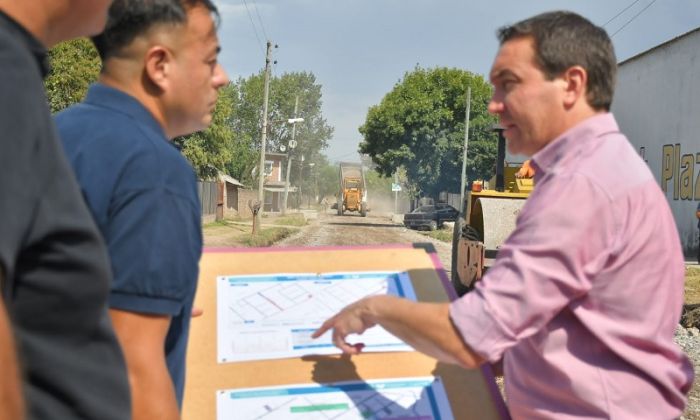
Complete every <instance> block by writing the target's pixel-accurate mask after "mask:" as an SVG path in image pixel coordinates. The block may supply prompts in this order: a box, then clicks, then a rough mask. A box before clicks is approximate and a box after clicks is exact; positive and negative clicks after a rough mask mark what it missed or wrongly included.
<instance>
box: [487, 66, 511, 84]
mask: <svg viewBox="0 0 700 420" xmlns="http://www.w3.org/2000/svg"><path fill="white" fill-rule="evenodd" d="M504 77H514V78H518V77H517V76H516V75H515V73H513V72H512V71H511V70H509V69H500V70H498V71H496V72H495V73H491V75H490V76H489V79H491V80H492V81H493V80H499V79H503V78H504Z"/></svg>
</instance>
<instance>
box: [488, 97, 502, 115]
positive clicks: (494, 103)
mask: <svg viewBox="0 0 700 420" xmlns="http://www.w3.org/2000/svg"><path fill="white" fill-rule="evenodd" d="M487 109H488V111H489V112H490V113H491V114H500V113H501V112H503V102H502V101H500V100H498V99H497V98H496V96H495V95H494V96H492V97H491V100H490V101H489V105H488V107H487Z"/></svg>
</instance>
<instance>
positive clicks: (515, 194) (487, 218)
mask: <svg viewBox="0 0 700 420" xmlns="http://www.w3.org/2000/svg"><path fill="white" fill-rule="evenodd" d="M494 130H495V131H497V132H498V154H497V157H496V174H495V175H494V176H493V177H492V178H491V180H489V182H488V187H487V186H486V185H484V184H483V183H480V182H476V181H475V182H473V183H472V188H471V191H467V192H466V194H465V198H464V203H463V204H462V212H461V215H460V217H458V218H457V220H456V221H455V225H454V231H453V234H452V285H453V286H454V288H455V290H456V291H457V294H458V295H460V296H461V295H463V294H464V293H467V292H468V291H470V290H471V289H472V288H473V287H474V284H475V282H477V281H478V280H480V279H481V277H482V276H483V274H484V272H485V271H486V270H487V269H488V268H489V267H490V266H491V265H492V263H493V261H494V260H495V258H496V254H497V253H498V249H499V248H500V246H501V244H502V243H503V242H504V241H505V240H506V238H507V237H508V236H509V235H510V233H511V232H512V231H513V229H515V220H516V218H517V216H518V214H519V213H520V210H521V209H522V207H523V205H524V204H525V200H526V199H527V197H528V196H529V195H530V192H531V191H532V189H533V187H534V179H533V178H532V173H528V171H521V173H524V174H525V176H524V177H516V173H518V171H520V170H521V169H523V165H522V164H516V165H513V164H508V163H507V162H506V159H505V156H506V153H505V138H504V137H503V130H502V129H501V128H500V127H496V128H494Z"/></svg>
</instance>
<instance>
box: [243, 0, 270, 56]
mask: <svg viewBox="0 0 700 420" xmlns="http://www.w3.org/2000/svg"><path fill="white" fill-rule="evenodd" d="M243 4H244V5H245V11H246V13H248V19H250V24H251V25H252V26H253V32H255V39H257V40H258V45H259V46H260V51H261V52H263V53H264V51H265V50H264V49H263V44H262V42H261V41H260V36H258V30H257V29H256V28H255V22H253V16H252V15H251V14H250V10H249V9H248V3H247V2H246V1H245V0H243Z"/></svg>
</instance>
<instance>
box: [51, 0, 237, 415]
mask: <svg viewBox="0 0 700 420" xmlns="http://www.w3.org/2000/svg"><path fill="white" fill-rule="evenodd" d="M216 13H217V11H216V7H215V6H214V4H213V3H212V2H211V1H210V0H159V1H153V0H150V1H144V0H116V1H115V2H114V3H113V4H112V6H111V8H110V11H109V18H108V21H107V27H106V29H105V32H104V33H103V34H102V35H100V36H98V37H96V38H95V39H94V42H95V45H96V47H97V49H98V52H99V53H100V57H101V58H102V62H103V67H102V72H101V74H100V79H99V82H98V83H97V84H95V85H93V86H92V87H91V88H90V90H89V92H88V94H87V97H86V99H85V100H84V101H83V102H82V103H80V104H78V105H75V106H73V107H71V108H69V109H67V110H65V111H64V112H61V113H60V114H59V115H58V116H57V117H56V123H57V126H58V129H59V132H60V136H61V138H62V140H63V143H64V148H65V150H66V153H67V155H68V158H69V160H70V162H71V164H72V166H73V168H74V170H75V172H76V174H77V178H78V182H79V184H80V185H81V188H82V191H83V195H84V197H85V199H86V201H87V203H88V206H89V207H90V210H91V212H92V215H93V217H94V218H95V220H96V222H97V225H98V226H99V228H100V231H101V232H102V235H103V236H104V238H105V241H106V242H107V245H108V247H109V254H110V257H111V262H112V271H113V273H114V283H113V284H112V287H111V295H110V300H109V305H110V315H111V317H112V321H113V323H114V328H115V330H116V332H117V336H118V338H119V341H120V343H121V345H122V348H123V350H124V355H125V357H126V361H127V367H128V370H129V376H130V379H131V380H130V383H131V391H132V400H133V410H132V413H133V418H134V420H137V419H154V418H168V419H171V418H178V416H179V406H181V403H182V396H183V389H184V377H185V371H184V369H185V351H186V347H187V336H188V331H189V320H190V312H191V309H192V302H193V299H194V294H195V289H196V280H197V274H198V262H199V258H200V255H201V249H202V235H201V214H200V204H199V200H198V197H197V187H196V178H195V174H194V171H193V170H192V168H191V166H190V165H189V164H188V162H187V161H186V160H185V159H184V158H183V157H182V155H181V154H180V152H179V151H178V150H177V149H176V148H175V147H174V146H173V144H172V143H171V141H170V140H172V139H173V138H174V137H176V136H181V135H185V134H188V133H192V132H194V131H197V130H202V129H204V128H206V127H207V126H208V125H209V124H210V123H211V119H212V112H213V110H214V105H215V103H216V99H217V91H218V89H219V88H220V87H222V86H224V85H225V84H226V83H228V79H227V76H226V74H225V73H224V71H223V69H222V68H221V66H220V65H219V64H218V62H217V56H218V53H219V50H220V47H219V41H218V38H217V35H216V25H215V22H214V18H215V17H216Z"/></svg>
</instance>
